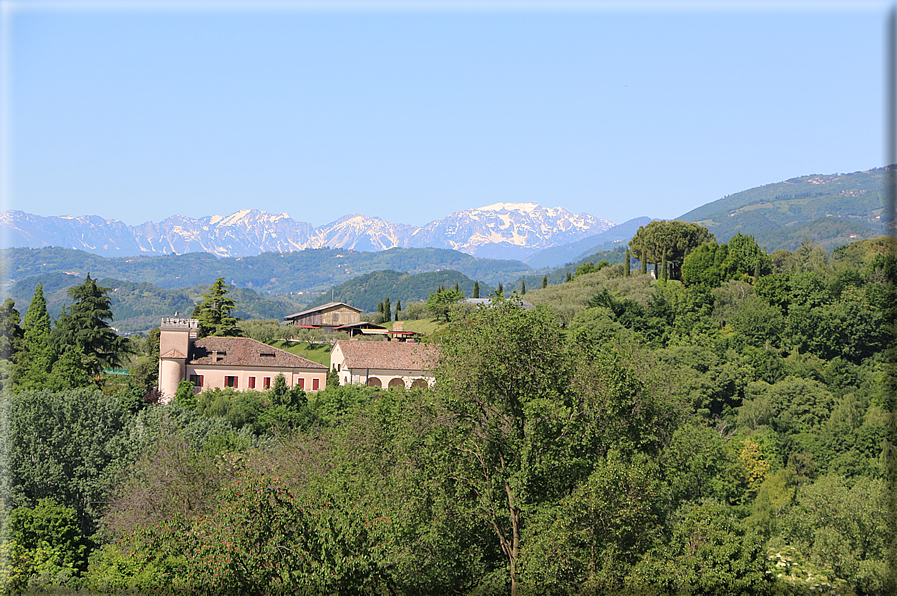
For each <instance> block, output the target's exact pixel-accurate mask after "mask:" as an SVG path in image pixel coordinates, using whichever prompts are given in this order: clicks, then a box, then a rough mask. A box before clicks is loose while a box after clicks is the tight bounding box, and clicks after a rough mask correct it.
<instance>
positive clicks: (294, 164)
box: [0, 1, 892, 226]
mask: <svg viewBox="0 0 897 596" xmlns="http://www.w3.org/2000/svg"><path fill="white" fill-rule="evenodd" d="M2 4H3V6H2V13H0V15H2V21H3V22H2V27H3V28H2V31H0V33H2V37H3V42H2V43H3V44H4V45H3V47H2V58H3V63H2V66H3V78H2V96H0V100H2V121H0V126H2V133H0V134H2V135H3V138H2V146H0V157H2V162H0V168H2V172H0V173H2V178H3V185H2V189H0V191H2V196H0V199H2V204H0V208H2V209H20V210H23V211H27V212H30V213H35V214H38V215H45V216H46V215H64V214H71V215H84V214H96V215H101V216H103V217H106V218H111V219H119V220H122V221H124V222H125V223H127V224H131V225H135V224H139V223H143V222H145V221H149V220H151V221H161V220H162V219H164V218H166V217H168V216H171V215H174V214H182V215H186V216H189V217H201V216H204V215H214V214H219V215H228V214H230V213H233V212H235V211H237V210H239V209H244V208H255V209H260V210H263V211H270V212H278V213H279V212H287V213H289V214H290V215H291V216H292V217H293V218H295V219H299V220H302V221H307V222H309V223H312V224H313V225H316V226H319V225H323V224H325V223H328V222H330V221H333V220H335V219H337V218H339V217H341V216H343V215H346V214H349V213H364V214H366V215H370V216H375V217H382V218H384V219H387V220H390V221H394V222H401V223H409V224H414V225H423V224H425V223H427V222H429V221H432V220H435V219H439V218H442V217H444V216H446V215H448V214H450V213H452V212H454V211H458V210H461V209H468V208H474V207H479V206H483V205H488V204H491V203H497V202H523V201H534V202H538V203H540V204H542V205H545V206H548V207H557V206H560V207H565V208H567V209H570V210H571V211H573V212H575V213H579V212H587V213H591V214H592V215H596V216H598V217H603V218H605V219H609V220H611V221H614V222H616V223H622V222H623V221H625V220H627V219H631V218H633V217H638V216H642V215H648V216H651V217H657V218H672V217H676V216H678V215H681V214H683V213H685V212H687V211H689V210H691V209H693V208H696V207H698V206H700V205H703V204H705V203H708V202H711V201H714V200H716V199H719V198H722V197H724V196H725V195H727V194H731V193H735V192H739V191H741V190H746V189H748V188H752V187H755V186H760V185H763V184H768V183H773V182H778V181H781V180H784V179H787V178H791V177H794V176H801V175H806V174H813V173H821V174H822V173H824V174H828V173H837V172H853V171H856V170H864V169H868V168H872V167H879V166H882V165H885V131H884V114H885V105H884V98H883V93H884V88H885V87H884V80H885V76H884V75H885V73H884V63H885V60H884V47H885V18H886V14H887V11H888V10H889V9H890V8H891V7H892V4H891V3H887V2H855V3H851V4H848V3H820V2H790V3H782V2H761V3H756V2H755V3H748V2H739V3H732V2H709V3H700V2H698V3H695V2H691V3H675V2H674V3H635V4H632V5H623V4H620V3H603V2H572V3H562V4H560V6H561V8H557V7H555V4H547V3H537V4H532V3H525V2H524V3H520V2H517V3H515V2H491V3H490V2H472V3H458V2H442V3H430V2H417V3H404V2H392V3H384V2H354V3H351V2H350V3H334V4H328V5H325V4H323V3H303V2H276V3H265V4H262V8H256V7H254V6H255V5H248V4H245V3H236V4H228V3H220V2H218V3H216V2H210V3H205V2H192V3H167V2H148V3H136V2H93V3H80V2H73V3H66V2H28V1H24V2H6V1H3V2H2Z"/></svg>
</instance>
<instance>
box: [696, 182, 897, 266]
mask: <svg viewBox="0 0 897 596" xmlns="http://www.w3.org/2000/svg"><path fill="white" fill-rule="evenodd" d="M892 167H893V166H892ZM891 173H892V172H891V171H890V170H888V169H887V168H876V169H873V170H866V171H863V172H853V173H851V174H834V175H811V176H801V177H798V178H792V179H790V180H786V181H784V182H779V183H776V184H767V185H764V186H760V187H758V188H753V189H750V190H746V191H743V192H739V193H736V194H733V195H730V196H728V197H725V198H723V199H719V200H718V201H714V202H712V203H708V204H706V205H703V206H702V207H699V208H697V209H694V210H692V211H689V212H688V213H686V214H684V215H682V216H681V217H680V218H679V219H682V220H684V221H691V222H696V223H699V224H701V225H703V226H706V227H708V228H709V229H710V231H711V232H712V233H713V234H714V235H715V236H716V237H717V238H718V239H719V240H721V241H726V240H728V239H729V238H730V237H731V236H733V235H735V234H736V233H738V232H740V233H743V234H751V235H753V236H754V237H755V238H756V239H757V242H758V243H759V244H760V245H761V246H765V247H766V248H767V249H768V250H770V251H773V250H777V249H788V250H794V249H795V248H797V245H798V244H799V243H800V241H801V240H802V239H803V238H811V239H813V240H814V241H817V242H819V243H820V244H821V245H823V246H825V247H826V248H828V249H832V248H834V247H836V246H839V245H842V244H846V243H848V242H850V241H851V240H853V239H857V240H859V239H865V238H871V237H874V236H876V235H880V234H882V233H883V232H884V229H883V227H882V221H881V219H880V218H881V217H883V213H884V205H885V198H886V196H885V182H886V181H887V177H888V176H889V175H891ZM798 229H800V231H798Z"/></svg>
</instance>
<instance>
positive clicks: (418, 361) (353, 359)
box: [337, 341, 439, 370]
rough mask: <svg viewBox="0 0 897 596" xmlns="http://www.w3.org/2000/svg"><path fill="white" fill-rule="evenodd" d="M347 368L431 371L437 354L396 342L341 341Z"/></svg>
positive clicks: (429, 347) (432, 349)
mask: <svg viewBox="0 0 897 596" xmlns="http://www.w3.org/2000/svg"><path fill="white" fill-rule="evenodd" d="M337 345H339V347H340V349H341V350H342V352H343V356H344V357H345V363H344V366H345V367H346V368H379V369H383V370H430V369H432V368H433V366H434V365H435V364H436V359H437V358H438V357H439V352H438V350H437V348H436V346H433V345H426V344H418V343H406V342H396V341H340V342H337Z"/></svg>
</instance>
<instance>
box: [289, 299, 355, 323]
mask: <svg viewBox="0 0 897 596" xmlns="http://www.w3.org/2000/svg"><path fill="white" fill-rule="evenodd" d="M337 306H345V307H346V308H351V309H352V310H354V311H356V312H361V309H360V308H355V307H354V306H351V305H349V304H346V303H345V302H328V303H327V304H324V305H322V306H316V307H314V308H309V309H308V310H303V311H302V312H297V313H296V314H292V315H287V316H285V317H284V319H294V318H296V317H301V316H303V315H310V314H312V313H315V312H323V311H325V310H330V309H332V308H334V307H337Z"/></svg>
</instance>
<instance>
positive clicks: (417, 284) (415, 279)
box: [309, 271, 492, 312]
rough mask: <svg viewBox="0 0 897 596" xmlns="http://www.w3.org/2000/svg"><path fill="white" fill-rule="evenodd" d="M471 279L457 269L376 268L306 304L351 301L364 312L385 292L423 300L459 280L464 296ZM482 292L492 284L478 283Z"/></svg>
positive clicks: (407, 300) (470, 290)
mask: <svg viewBox="0 0 897 596" xmlns="http://www.w3.org/2000/svg"><path fill="white" fill-rule="evenodd" d="M475 283H476V280H472V279H470V278H469V277H467V276H466V275H464V274H463V273H460V272H458V271H431V272H427V273H417V274H409V273H401V272H398V271H375V272H373V273H368V274H366V275H359V276H358V277H356V278H354V279H351V280H349V281H347V282H345V283H343V284H340V285H338V286H335V287H334V288H333V293H332V294H331V293H330V292H327V293H325V294H324V295H323V296H321V297H320V298H318V299H317V300H314V301H313V302H311V304H309V308H312V307H315V306H320V305H322V304H326V303H328V302H330V301H331V297H332V298H333V300H336V301H339V302H345V303H347V304H351V305H352V306H354V307H356V308H360V309H362V310H363V311H365V312H374V311H376V310H377V303H378V301H380V300H383V297H384V296H387V297H391V298H392V299H394V300H395V299H398V300H401V301H402V303H403V304H409V303H411V302H422V301H425V300H426V299H427V297H428V296H429V295H430V294H431V293H432V292H433V291H434V290H435V288H436V287H438V286H454V285H455V284H458V287H459V288H460V291H461V292H462V293H463V294H464V295H465V296H467V297H471V296H472V295H473V289H474V284H475ZM480 287H481V288H482V290H481V291H482V292H484V293H488V292H491V291H492V288H491V287H490V286H488V285H486V284H485V283H483V284H480Z"/></svg>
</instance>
